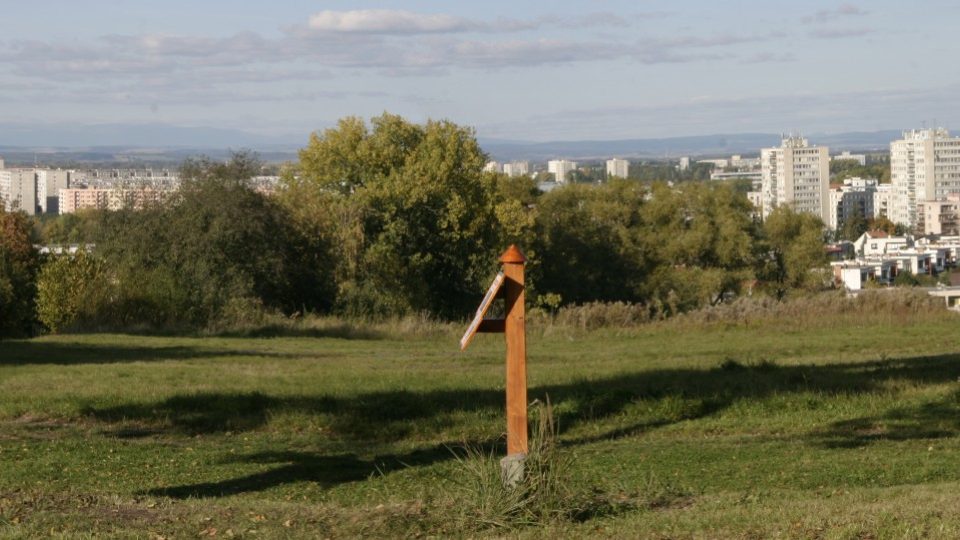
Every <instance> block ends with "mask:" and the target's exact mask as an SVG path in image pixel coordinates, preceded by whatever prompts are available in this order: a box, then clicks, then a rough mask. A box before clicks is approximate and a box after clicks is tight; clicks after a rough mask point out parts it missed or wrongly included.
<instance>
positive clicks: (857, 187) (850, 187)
mask: <svg viewBox="0 0 960 540" xmlns="http://www.w3.org/2000/svg"><path fill="white" fill-rule="evenodd" d="M877 185H878V182H877V181H876V180H875V179H873V178H858V177H855V178H847V179H846V180H844V181H843V185H842V186H839V187H837V188H836V189H831V190H830V215H829V216H828V219H827V221H826V223H827V226H828V227H830V228H831V229H834V230H836V229H839V228H841V227H843V224H844V223H846V222H847V221H848V220H850V219H853V218H854V217H855V216H860V217H861V218H863V219H870V218H872V217H874V206H873V203H874V193H876V191H877Z"/></svg>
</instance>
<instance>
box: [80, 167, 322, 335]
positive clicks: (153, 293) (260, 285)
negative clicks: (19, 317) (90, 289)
mask: <svg viewBox="0 0 960 540" xmlns="http://www.w3.org/2000/svg"><path fill="white" fill-rule="evenodd" d="M258 170H259V165H258V162H257V161H256V159H255V158H254V157H253V156H251V155H250V154H246V153H241V154H236V155H234V156H233V158H232V159H231V160H230V161H228V162H227V163H218V162H214V161H211V160H207V159H200V160H193V161H190V162H188V163H187V164H186V166H185V167H184V169H183V171H182V173H181V176H182V178H183V180H182V181H181V187H180V190H179V192H178V194H177V196H176V197H175V198H173V199H171V200H170V201H168V202H167V203H164V204H160V205H155V206H152V207H148V208H145V209H142V210H122V211H118V212H113V213H110V214H108V215H107V216H106V217H105V219H104V226H103V231H104V232H103V234H102V235H101V237H100V238H99V239H98V242H97V254H98V255H99V256H101V257H103V259H104V262H105V266H106V267H107V268H109V269H110V270H111V272H113V273H114V274H115V275H114V279H113V280H112V281H113V282H115V283H116V287H117V288H118V291H117V294H116V298H118V299H119V300H118V302H120V305H119V306H116V309H115V311H116V312H117V313H118V315H119V316H120V319H121V320H119V321H117V322H119V323H120V324H133V323H151V324H156V325H160V326H176V325H187V326H191V327H196V326H204V325H207V324H210V323H212V322H214V321H216V320H217V319H218V318H219V317H221V316H222V315H223V314H224V313H225V310H227V308H228V307H230V308H231V309H234V308H236V306H237V305H240V304H246V305H248V306H255V305H260V304H262V305H263V306H265V307H267V308H271V309H277V310H280V311H283V312H284V313H293V312H297V311H302V310H304V309H308V310H321V311H322V310H326V309H328V308H329V307H330V305H331V303H332V300H333V298H332V296H333V286H332V279H331V278H332V272H331V271H330V270H329V268H330V264H331V263H330V257H329V254H328V252H324V251H322V250H320V251H317V250H315V249H309V248H310V247H313V248H315V247H316V245H315V244H310V243H309V242H307V241H306V240H305V239H304V238H303V237H302V236H301V235H300V234H299V231H297V230H296V229H295V228H294V227H293V226H292V222H291V219H290V217H289V216H288V215H287V214H286V212H285V211H284V209H283V207H281V206H280V205H279V204H278V203H277V202H276V201H273V200H271V199H269V198H267V197H265V196H263V195H261V194H260V193H257V192H255V191H254V190H253V189H251V188H250V187H249V186H248V184H247V182H246V181H247V179H248V178H249V176H250V175H252V174H254V173H256V172H257V171H258Z"/></svg>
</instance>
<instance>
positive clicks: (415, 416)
mask: <svg viewBox="0 0 960 540" xmlns="http://www.w3.org/2000/svg"><path fill="white" fill-rule="evenodd" d="M958 376H960V356H958V355H943V356H930V357H919V358H910V359H891V360H883V361H875V362H861V363H849V364H825V365H801V366H777V365H775V364H772V363H763V364H759V365H755V366H744V365H741V364H738V363H736V362H735V361H732V360H728V361H726V362H724V363H723V364H722V365H721V366H718V367H717V368H714V369H709V370H697V369H673V370H654V371H647V372H639V373H630V374H624V375H619V376H616V377H611V378H605V379H597V380H585V381H579V382H573V383H568V384H558V385H545V386H538V387H533V388H531V389H530V391H529V395H530V396H531V398H535V397H543V396H549V397H550V399H551V401H552V402H553V403H554V406H555V411H557V414H558V415H559V417H560V418H559V419H560V425H561V427H562V429H563V431H564V432H568V431H571V430H573V429H575V428H576V427H577V426H579V425H580V424H583V423H588V422H596V421H600V420H604V419H609V418H611V417H615V416H617V415H621V414H622V413H623V412H624V411H625V410H626V409H627V408H629V407H631V406H635V405H642V406H643V408H644V409H646V410H649V411H648V412H645V413H643V414H641V416H642V418H640V419H639V422H638V423H637V424H635V425H633V426H628V427H622V426H620V427H617V428H611V429H610V430H608V431H605V432H602V433H598V434H596V435H595V436H590V437H586V438H582V439H578V440H579V441H581V442H589V441H594V440H602V439H609V438H616V437H624V436H630V435H635V434H638V433H642V432H643V431H647V430H650V429H655V428H657V427H662V426H665V425H669V424H672V423H675V422H678V421H683V420H691V419H696V418H702V417H704V416H708V415H711V414H714V413H716V412H718V411H721V410H723V409H725V408H727V407H728V406H730V405H731V404H732V403H733V402H735V401H737V400H741V399H757V398H763V397H765V396H770V395H773V394H778V393H791V392H812V393H817V394H826V395H831V394H832V395H840V394H856V393H866V392H881V391H886V389H885V386H884V385H885V383H886V382H888V381H906V382H911V383H942V382H948V381H956V380H957V378H958ZM503 401H504V396H503V392H502V391H501V390H496V389H476V388H472V389H469V388H468V389H462V390H435V391H427V392H413V391H406V390H397V391H390V392H373V393H366V394H359V395H356V396H351V397H339V396H325V395H319V396H283V397H275V396H270V395H267V394H263V393H259V392H253V393H217V392H213V393H197V394H180V395H174V396H172V397H169V398H167V399H164V400H161V401H158V402H148V403H131V404H124V405H119V406H115V407H105V408H98V407H88V408H87V409H85V410H84V411H83V413H84V414H85V415H88V416H90V417H93V418H95V419H97V420H100V421H105V422H111V423H131V422H132V423H134V424H136V426H138V427H147V428H151V430H160V431H161V432H169V433H174V434H176V433H180V434H188V435H197V434H205V433H218V432H225V431H244V430H252V429H256V428H258V427H260V426H262V425H264V424H265V423H266V422H267V421H268V419H269V418H270V416H271V415H274V414H277V413H295V414H307V415H323V416H324V419H323V421H324V422H325V423H327V424H328V425H329V427H330V428H331V429H332V430H333V431H334V432H335V433H337V434H338V435H340V436H345V437H350V438H353V439H356V440H361V441H369V440H373V441H378V442H393V441H398V440H402V439H403V438H405V437H406V436H408V434H409V433H410V432H412V431H414V430H415V431H416V432H418V433H421V434H423V433H430V432H431V430H432V431H434V432H437V433H439V432H440V431H442V430H443V429H446V428H447V427H449V426H450V425H451V424H452V423H453V422H455V419H454V418H453V415H456V414H460V413H477V412H480V413H489V415H490V416H495V415H497V414H499V411H500V410H502V409H503V406H504V403H503ZM919 412H920V413H923V411H919ZM939 412H940V411H939V409H934V410H932V411H927V412H926V414H927V417H928V418H931V419H932V416H933V415H935V414H939ZM904 414H907V413H904ZM837 429H838V430H840V431H842V430H843V429H844V426H837ZM851 429H854V430H855V429H857V428H856V427H852V428H851ZM145 431H150V430H145ZM117 434H118V433H117Z"/></svg>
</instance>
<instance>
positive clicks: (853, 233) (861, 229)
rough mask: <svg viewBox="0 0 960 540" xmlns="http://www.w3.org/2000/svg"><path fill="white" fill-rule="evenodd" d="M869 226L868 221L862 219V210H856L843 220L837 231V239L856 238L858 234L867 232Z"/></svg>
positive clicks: (858, 236)
mask: <svg viewBox="0 0 960 540" xmlns="http://www.w3.org/2000/svg"><path fill="white" fill-rule="evenodd" d="M869 228H870V223H869V222H868V221H867V220H866V219H864V217H863V213H862V212H856V213H854V214H853V215H852V216H850V218H849V219H847V220H845V221H844V222H843V225H842V226H841V227H840V230H838V231H837V236H838V239H839V240H850V241H853V240H856V239H857V238H860V236H861V235H862V234H863V233H865V232H867V231H868V230H869Z"/></svg>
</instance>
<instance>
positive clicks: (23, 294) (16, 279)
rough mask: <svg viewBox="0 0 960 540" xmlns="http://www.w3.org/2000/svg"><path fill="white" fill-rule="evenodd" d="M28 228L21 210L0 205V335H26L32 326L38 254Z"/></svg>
mask: <svg viewBox="0 0 960 540" xmlns="http://www.w3.org/2000/svg"><path fill="white" fill-rule="evenodd" d="M31 230H32V229H31V224H30V220H29V219H28V218H27V216H26V215H25V214H24V213H22V212H7V211H5V210H4V209H3V207H2V205H0V338H8V337H24V336H29V335H30V334H32V333H33V331H34V328H35V323H36V317H35V314H34V310H35V301H36V291H37V286H36V276H37V270H38V268H39V262H40V258H39V255H38V253H37V250H36V249H34V247H33V239H32V238H31Z"/></svg>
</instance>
